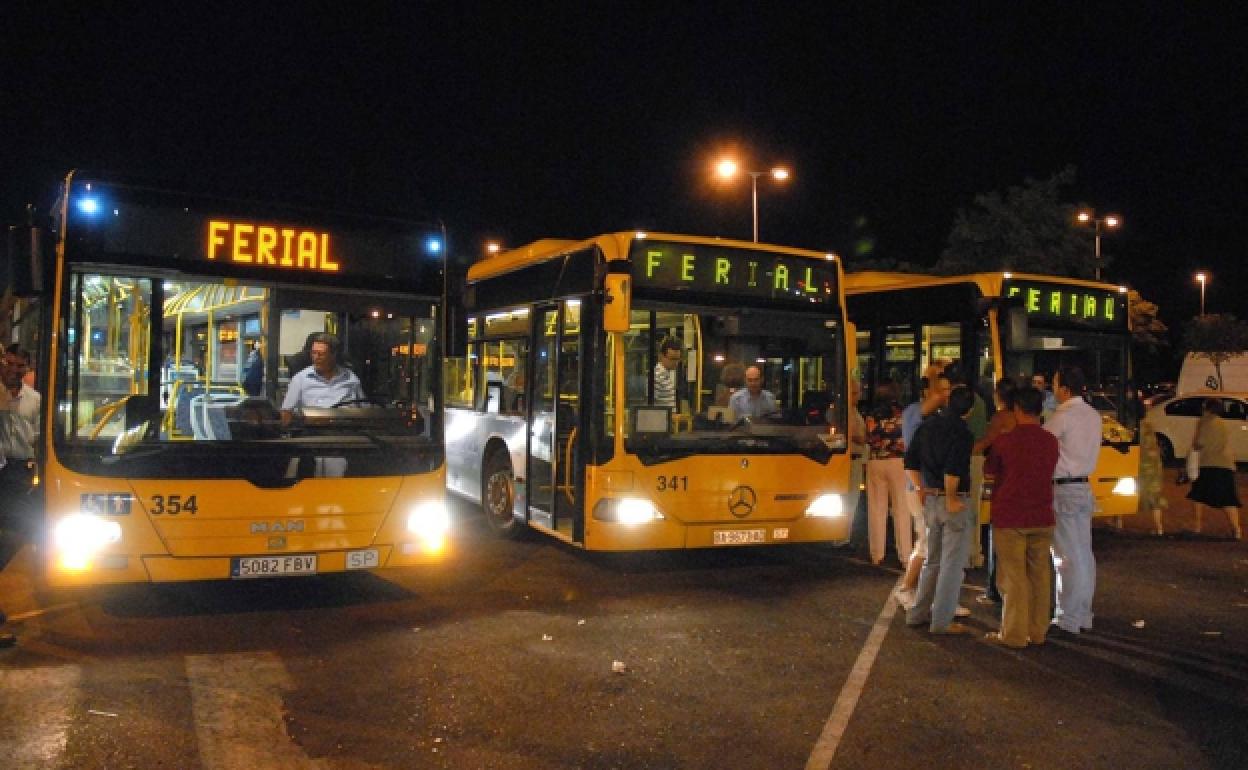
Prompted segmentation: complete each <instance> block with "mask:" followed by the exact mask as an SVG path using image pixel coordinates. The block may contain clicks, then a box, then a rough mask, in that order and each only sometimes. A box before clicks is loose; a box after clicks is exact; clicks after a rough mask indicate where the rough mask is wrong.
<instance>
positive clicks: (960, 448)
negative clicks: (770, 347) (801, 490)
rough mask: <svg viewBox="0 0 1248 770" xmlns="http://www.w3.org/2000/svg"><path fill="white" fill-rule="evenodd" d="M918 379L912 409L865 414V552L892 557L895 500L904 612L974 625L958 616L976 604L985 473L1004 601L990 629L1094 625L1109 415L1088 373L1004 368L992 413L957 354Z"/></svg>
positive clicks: (1001, 635) (948, 629) (1034, 640)
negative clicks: (1048, 380)
mask: <svg viewBox="0 0 1248 770" xmlns="http://www.w3.org/2000/svg"><path fill="white" fill-rule="evenodd" d="M1037 377H1039V378H1040V382H1039V384H1041V385H1042V384H1043V376H1042V375H1037ZM923 382H924V392H923V394H922V397H921V398H920V399H919V400H918V401H916V402H914V403H912V404H910V405H909V406H908V407H907V408H906V409H905V410H898V409H897V408H896V406H895V405H894V404H890V403H887V402H886V403H884V404H882V405H880V406H879V407H877V409H876V410H874V411H873V412H872V414H871V419H869V420H868V421H867V423H866V443H867V446H868V449H869V459H868V461H867V483H866V486H867V508H868V513H867V517H868V542H869V550H870V555H871V559H872V561H873V562H874V563H877V564H878V563H879V562H880V561H881V560H882V559H883V558H884V548H885V541H886V538H887V532H886V531H885V524H886V522H887V517H888V513H889V509H890V503H891V510H892V512H893V525H894V541H895V544H896V546H897V553H898V555H899V558H901V560H902V562H903V566H904V567H905V575H904V577H903V579H902V583H901V586H900V587H899V589H898V591H897V592H896V599H897V601H898V603H899V604H900V605H901V606H902V607H903V608H904V609H905V610H906V622H907V624H908V625H910V626H916V627H917V626H926V627H927V628H928V630H929V631H930V632H931V633H934V634H964V633H970V632H971V629H970V628H969V627H967V626H965V625H963V624H962V623H959V622H957V620H956V618H957V617H958V616H959V615H968V614H970V613H969V610H967V609H966V608H964V607H961V606H960V605H959V603H958V598H959V595H960V591H961V585H962V580H963V578H964V576H965V570H966V568H967V567H968V566H969V565H970V563H971V562H972V560H973V558H974V557H973V551H974V547H975V546H976V545H977V544H978V542H979V537H978V534H979V494H980V493H979V489H980V487H981V485H982V477H983V475H984V474H987V475H989V476H991V477H992V478H993V480H994V485H993V496H992V504H991V526H992V546H991V549H990V550H991V553H990V554H989V565H990V568H991V572H992V573H993V574H992V575H991V576H990V581H989V582H990V593H989V594H988V596H987V601H993V600H996V599H998V597H997V596H994V595H993V593H992V592H993V591H994V590H995V589H994V585H995V587H996V588H999V589H1000V594H999V600H1000V601H1002V603H1003V606H1002V622H1001V628H1000V630H999V631H994V632H992V633H990V634H988V636H987V640H988V641H990V642H992V643H995V644H1001V645H1004V646H1007V647H1012V648H1023V647H1026V646H1027V645H1029V644H1043V643H1044V641H1045V638H1046V635H1047V634H1048V633H1049V632H1050V629H1051V628H1052V627H1056V628H1058V629H1061V630H1062V631H1064V632H1067V633H1070V634H1078V633H1080V632H1082V631H1086V630H1089V629H1091V628H1092V620H1093V613H1092V599H1093V594H1094V592H1095V586H1096V560H1095V558H1094V556H1093V554H1092V512H1093V509H1094V507H1095V501H1094V499H1093V495H1092V487H1091V485H1090V483H1089V477H1090V476H1091V475H1092V473H1093V472H1094V470H1095V467H1096V462H1097V457H1098V455H1099V453H1100V447H1101V417H1100V414H1099V413H1097V412H1096V411H1095V410H1094V409H1093V408H1092V407H1091V406H1090V405H1089V404H1088V403H1087V401H1085V400H1084V399H1083V398H1082V394H1083V390H1084V386H1085V383H1084V376H1083V372H1082V371H1081V370H1080V369H1078V368H1077V367H1062V368H1061V369H1060V370H1058V372H1057V373H1056V374H1055V375H1054V377H1053V390H1052V392H1051V393H1049V392H1047V391H1046V390H1044V389H1043V388H1042V387H1041V388H1037V387H1036V386H1035V385H1034V384H1031V383H1028V384H1026V385H1021V386H1020V385H1018V384H1016V383H1015V382H1013V381H1012V380H1008V379H1004V380H1002V381H1001V382H999V383H998V384H997V389H996V393H995V396H996V399H995V400H996V405H997V410H996V412H995V413H994V414H993V415H992V417H991V419H990V420H989V419H988V409H987V405H986V404H985V403H984V402H983V399H982V398H981V397H980V396H979V395H978V394H976V393H975V392H974V390H973V389H972V388H970V387H969V386H968V385H967V383H966V381H965V379H964V377H963V376H962V373H961V372H960V371H959V368H958V367H957V366H956V365H954V366H951V367H949V369H948V370H946V371H941V370H940V369H939V368H932V367H929V370H928V371H927V372H926V373H925V376H924V378H923ZM1050 398H1051V407H1050V408H1049V409H1048V410H1046V400H1048V399H1050ZM913 533H917V536H915V537H912V534H913ZM1054 567H1055V568H1056V574H1057V593H1056V596H1057V606H1056V612H1051V611H1050V595H1051V590H1050V589H1051V574H1052V572H1051V570H1052V568H1054Z"/></svg>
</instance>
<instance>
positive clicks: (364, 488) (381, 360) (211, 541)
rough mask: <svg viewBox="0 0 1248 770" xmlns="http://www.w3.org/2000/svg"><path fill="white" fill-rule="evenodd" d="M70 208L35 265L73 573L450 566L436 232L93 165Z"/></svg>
mask: <svg viewBox="0 0 1248 770" xmlns="http://www.w3.org/2000/svg"><path fill="white" fill-rule="evenodd" d="M51 219H52V222H53V224H52V225H51V230H52V231H53V233H52V234H53V235H54V239H53V238H52V237H48V238H47V239H46V240H47V241H49V242H50V241H52V240H54V241H55V254H54V256H48V257H47V258H43V249H41V248H39V247H38V245H37V244H36V245H35V246H32V247H31V248H29V249H27V250H26V251H27V253H26V254H25V258H26V259H29V260H30V269H28V270H25V271H24V272H25V274H26V275H27V277H28V279H29V280H28V281H27V283H28V284H29V285H28V286H26V287H24V288H25V292H24V293H25V294H26V295H27V296H28V297H30V298H31V300H32V301H35V302H37V303H38V304H39V305H41V307H42V313H43V317H44V319H45V320H44V325H43V331H42V334H41V335H39V336H40V337H41V342H40V343H39V345H38V349H37V359H38V361H39V368H40V372H39V382H40V384H41V386H42V387H41V389H43V390H44V402H43V403H44V410H43V414H42V425H43V431H42V435H41V436H40V437H39V449H38V452H37V455H38V459H39V467H38V471H39V472H38V486H39V491H40V492H41V495H40V497H41V498H42V501H41V504H40V506H41V508H42V523H43V526H42V527H41V528H40V529H41V530H42V536H41V540H40V543H39V545H38V551H39V555H40V557H41V558H40V561H41V563H42V568H43V572H44V575H45V577H46V581H47V583H48V584H49V585H51V586H53V587H59V586H74V585H90V584H100V583H120V582H135V581H179V580H195V579H228V578H248V577H267V576H288V575H312V574H320V573H325V572H339V571H344V570H354V569H371V568H377V567H388V566H405V565H413V564H421V563H427V562H430V561H433V560H438V559H440V558H442V556H443V554H444V552H445V550H446V546H447V536H448V528H449V518H448V512H447V508H446V504H445V479H444V467H445V465H444V448H443V442H442V432H443V431H442V422H441V419H442V418H441V415H442V409H441V398H442V387H441V383H440V378H441V366H440V365H439V362H440V355H441V353H440V347H439V340H440V336H441V335H440V330H439V325H440V324H441V323H442V313H441V302H442V296H443V289H444V287H443V274H444V265H443V257H442V254H440V253H430V252H431V248H430V247H431V246H433V247H439V246H441V243H442V241H441V238H442V237H443V236H442V234H441V232H440V231H439V229H438V228H437V227H436V226H434V227H430V226H429V225H425V224H421V223H418V222H411V221H406V220H400V219H393V218H386V217H382V216H374V215H371V214H363V213H345V212H327V211H318V210H314V209H309V208H304V207H299V206H293V205H286V204H279V203H274V202H268V201H256V200H241V199H233V198H229V197H220V196H210V195H200V194H191V193H185V192H180V191H173V190H169V189H166V188H165V187H163V186H160V185H154V184H150V183H146V182H134V181H129V180H123V179H119V178H116V177H105V176H99V175H91V174H87V173H84V172H74V173H71V174H70V175H69V176H68V177H67V178H66V179H65V181H64V184H63V185H62V188H61V192H60V194H59V197H58V199H57V203H56V205H55V208H54V209H53V211H52V218H51ZM32 230H38V228H32ZM431 238H432V239H436V240H432V241H431V240H430V239H431ZM35 241H37V239H36V238H34V237H33V235H32V238H31V242H32V243H35ZM312 359H316V361H317V362H318V363H316V365H312ZM300 378H303V380H304V381H303V382H301V383H298V387H296V380H298V379H300ZM346 385H349V386H350V387H349V388H344V387H340V386H346ZM348 390H349V391H350V396H351V397H350V398H347V397H345V396H344V394H345V393H347V392H348Z"/></svg>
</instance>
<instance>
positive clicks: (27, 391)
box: [4, 343, 43, 459]
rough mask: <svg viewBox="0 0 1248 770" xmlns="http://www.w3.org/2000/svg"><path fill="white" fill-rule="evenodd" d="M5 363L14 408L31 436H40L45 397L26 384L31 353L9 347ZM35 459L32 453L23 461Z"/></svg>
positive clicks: (5, 382) (17, 346)
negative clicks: (41, 414) (40, 418)
mask: <svg viewBox="0 0 1248 770" xmlns="http://www.w3.org/2000/svg"><path fill="white" fill-rule="evenodd" d="M4 363H5V366H6V368H7V374H6V375H5V377H4V386H5V388H6V389H7V390H8V391H9V397H10V398H11V399H12V400H13V402H14V404H13V407H12V408H13V410H14V411H16V412H17V414H18V415H19V416H20V417H21V418H22V419H23V420H25V421H26V424H27V425H29V426H30V431H31V435H32V436H33V435H35V434H38V433H39V406H40V405H41V404H42V403H43V397H42V396H40V395H39V391H37V390H35V389H34V388H32V387H31V386H29V385H27V384H26V382H25V379H26V373H27V372H29V371H30V353H28V352H27V351H26V350H24V349H22V348H21V347H20V346H19V345H17V344H16V343H15V344H12V345H9V347H8V349H7V350H6V351H5V353H4ZM32 450H33V447H32ZM33 457H34V453H33V451H32V452H31V453H30V454H27V455H26V456H25V457H24V458H23V459H31V458H33Z"/></svg>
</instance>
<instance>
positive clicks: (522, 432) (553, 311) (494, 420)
mask: <svg viewBox="0 0 1248 770" xmlns="http://www.w3.org/2000/svg"><path fill="white" fill-rule="evenodd" d="M464 307H465V311H466V313H465V321H466V324H467V333H466V335H465V341H466V345H465V349H464V350H463V351H456V352H460V353H462V355H456V356H454V357H451V358H449V359H448V360H447V362H446V375H445V377H444V379H445V383H446V388H447V391H446V402H447V418H446V419H447V424H446V441H447V484H448V487H449V489H450V490H452V491H453V492H455V493H458V494H459V495H462V496H464V497H467V498H469V499H471V500H474V501H478V502H480V504H481V507H482V509H483V511H484V513H485V516H486V519H487V521H488V522H489V523H490V526H492V527H493V528H494V529H495V530H496V531H497V532H499V533H500V534H503V535H510V534H515V533H517V532H520V531H523V530H524V529H529V528H531V529H534V530H538V531H541V532H543V533H546V534H549V535H552V536H554V537H556V538H558V539H560V540H563V541H565V542H567V543H570V544H573V545H575V546H577V547H581V548H584V549H586V550H604V551H628V550H645V549H677V548H700V547H709V546H743V545H762V544H779V543H797V542H813V541H819V542H830V541H832V542H834V541H844V540H847V539H848V537H849V518H850V517H849V515H848V511H847V510H846V508H847V499H848V493H849V488H848V487H849V478H850V456H849V454H848V440H847V428H848V418H847V412H846V409H847V406H848V405H847V388H846V386H847V372H848V366H847V363H848V360H849V358H848V357H849V355H850V352H849V348H848V345H850V344H852V340H850V339H848V338H847V334H846V318H845V305H844V301H843V293H842V285H841V264H840V261H839V260H838V259H837V258H836V257H835V256H834V255H830V254H824V253H817V252H810V251H802V250H797V249H790V248H783V247H778V246H771V245H760V244H755V243H745V242H738V241H731V240H721V239H715V238H700V237H693V236H683V235H671V234H661V233H635V232H624V233H612V234H606V235H601V236H597V237H594V238H589V239H586V240H582V241H571V240H543V241H538V242H535V243H532V244H530V245H528V246H524V247H521V248H517V249H513V250H510V251H505V252H502V253H499V254H497V255H494V256H491V257H488V258H486V259H484V260H483V261H480V262H478V263H477V264H475V265H473V266H472V267H471V268H470V270H469V272H468V276H467V284H466V287H465V290H464Z"/></svg>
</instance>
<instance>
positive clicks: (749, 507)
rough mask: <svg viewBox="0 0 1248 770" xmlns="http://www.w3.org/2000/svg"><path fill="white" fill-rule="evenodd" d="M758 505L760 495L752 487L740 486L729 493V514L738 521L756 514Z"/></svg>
mask: <svg viewBox="0 0 1248 770" xmlns="http://www.w3.org/2000/svg"><path fill="white" fill-rule="evenodd" d="M757 504H758V495H756V494H755V493H754V490H753V489H752V488H751V487H747V486H744V485H742V486H739V487H737V488H736V489H734V490H732V491H731V492H729V493H728V512H729V513H731V514H732V515H733V516H736V517H737V518H738V519H744V518H745V517H746V516H749V515H750V514H751V513H753V512H754V506H755V505H757Z"/></svg>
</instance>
